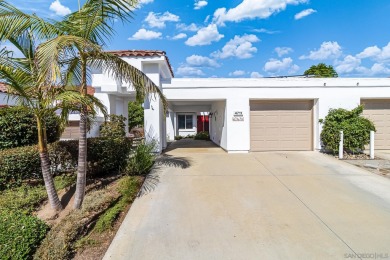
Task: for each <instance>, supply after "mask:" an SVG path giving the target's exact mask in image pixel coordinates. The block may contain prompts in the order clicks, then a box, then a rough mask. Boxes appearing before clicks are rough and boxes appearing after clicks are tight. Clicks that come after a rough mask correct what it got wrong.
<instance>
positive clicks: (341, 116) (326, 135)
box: [320, 106, 375, 153]
mask: <svg viewBox="0 0 390 260" xmlns="http://www.w3.org/2000/svg"><path fill="white" fill-rule="evenodd" d="M362 113H363V106H358V107H357V108H355V109H352V110H351V111H349V110H346V109H343V108H339V109H330V110H329V113H328V115H327V116H326V117H325V120H320V123H323V129H322V132H321V141H322V143H323V144H324V146H325V148H326V149H329V150H332V151H333V152H335V153H336V152H338V150H339V142H340V131H343V132H344V148H345V150H346V151H349V152H352V153H355V152H361V151H362V150H364V146H365V145H367V144H368V143H369V141H370V131H375V126H374V124H373V123H372V122H371V121H370V120H369V119H367V118H364V117H363V116H362V115H361V114H362Z"/></svg>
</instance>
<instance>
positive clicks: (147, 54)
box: [107, 50, 175, 77]
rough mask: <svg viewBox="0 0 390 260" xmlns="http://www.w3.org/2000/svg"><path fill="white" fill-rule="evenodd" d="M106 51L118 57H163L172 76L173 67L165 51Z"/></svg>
mask: <svg viewBox="0 0 390 260" xmlns="http://www.w3.org/2000/svg"><path fill="white" fill-rule="evenodd" d="M107 52H108V53H112V54H115V55H118V56H119V57H155V56H158V57H165V60H166V61H167V63H168V67H169V70H170V71H171V74H172V76H173V77H174V76H175V75H174V74H173V69H172V66H171V63H170V62H169V59H168V57H167V55H166V54H167V53H166V52H165V51H158V50H118V51H107Z"/></svg>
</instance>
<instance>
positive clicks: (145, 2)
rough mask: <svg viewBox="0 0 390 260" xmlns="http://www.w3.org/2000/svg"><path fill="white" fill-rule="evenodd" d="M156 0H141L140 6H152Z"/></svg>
mask: <svg viewBox="0 0 390 260" xmlns="http://www.w3.org/2000/svg"><path fill="white" fill-rule="evenodd" d="M153 1H154V0H140V1H139V2H138V3H139V4H150V3H153Z"/></svg>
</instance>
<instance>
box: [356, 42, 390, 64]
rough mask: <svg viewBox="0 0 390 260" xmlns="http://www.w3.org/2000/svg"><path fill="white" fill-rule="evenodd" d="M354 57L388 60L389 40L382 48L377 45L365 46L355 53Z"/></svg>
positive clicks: (389, 56) (389, 54) (389, 53)
mask: <svg viewBox="0 0 390 260" xmlns="http://www.w3.org/2000/svg"><path fill="white" fill-rule="evenodd" d="M356 57H358V58H360V59H366V58H370V59H373V60H376V61H388V60H390V42H389V43H388V44H387V45H386V46H384V47H383V48H379V47H378V46H371V47H367V48H365V49H364V50H363V51H362V52H361V53H359V54H357V55H356Z"/></svg>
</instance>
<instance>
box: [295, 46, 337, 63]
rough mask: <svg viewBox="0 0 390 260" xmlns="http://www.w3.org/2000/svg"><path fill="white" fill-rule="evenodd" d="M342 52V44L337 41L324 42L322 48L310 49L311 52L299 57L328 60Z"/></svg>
mask: <svg viewBox="0 0 390 260" xmlns="http://www.w3.org/2000/svg"><path fill="white" fill-rule="evenodd" d="M341 54H342V51H341V46H340V45H339V44H338V43H337V42H323V43H322V44H321V47H320V49H318V50H315V51H310V54H309V55H307V56H305V55H303V56H301V57H299V59H301V60H303V59H309V60H327V59H335V58H338V57H340V56H341Z"/></svg>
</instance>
